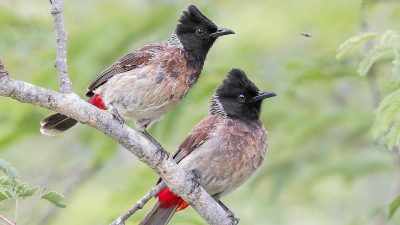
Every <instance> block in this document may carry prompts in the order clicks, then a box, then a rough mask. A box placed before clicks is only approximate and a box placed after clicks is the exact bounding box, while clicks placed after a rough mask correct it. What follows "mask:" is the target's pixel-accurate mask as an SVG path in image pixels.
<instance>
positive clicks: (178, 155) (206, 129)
mask: <svg viewBox="0 0 400 225" xmlns="http://www.w3.org/2000/svg"><path fill="white" fill-rule="evenodd" d="M218 123H219V120H218V117H216V116H208V117H206V118H204V119H203V120H202V121H201V122H200V123H199V124H197V126H196V127H195V128H193V130H192V131H191V132H190V133H189V135H188V136H187V137H186V139H185V140H184V141H183V142H182V144H181V145H180V146H179V147H178V149H177V150H176V152H175V153H174V154H173V159H174V160H175V161H176V163H179V162H180V161H181V160H182V159H183V158H185V157H186V156H187V155H189V154H190V153H191V152H192V151H193V150H194V149H196V148H198V147H199V146H200V145H202V144H203V143H204V142H205V141H207V140H208V139H209V138H210V134H211V133H212V132H213V131H214V130H215V128H216V126H217V125H218Z"/></svg>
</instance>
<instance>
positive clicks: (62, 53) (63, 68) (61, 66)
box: [50, 0, 72, 93]
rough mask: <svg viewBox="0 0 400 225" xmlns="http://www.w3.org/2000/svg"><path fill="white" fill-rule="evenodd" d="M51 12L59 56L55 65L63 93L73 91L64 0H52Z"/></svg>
mask: <svg viewBox="0 0 400 225" xmlns="http://www.w3.org/2000/svg"><path fill="white" fill-rule="evenodd" d="M50 3H51V14H52V15H53V21H54V28H55V36H56V42H57V45H56V46H57V56H56V62H55V67H56V68H57V73H58V82H59V84H60V92H61V93H72V83H71V80H70V79H69V77H68V66H67V32H66V30H65V28H64V22H63V14H62V11H63V4H62V0H51V1H50Z"/></svg>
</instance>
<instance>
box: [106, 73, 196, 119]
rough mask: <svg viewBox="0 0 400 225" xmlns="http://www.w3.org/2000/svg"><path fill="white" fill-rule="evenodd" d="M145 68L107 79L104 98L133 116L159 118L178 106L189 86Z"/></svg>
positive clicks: (135, 117) (133, 117) (124, 114)
mask: <svg viewBox="0 0 400 225" xmlns="http://www.w3.org/2000/svg"><path fill="white" fill-rule="evenodd" d="M147 71H148V70H144V71H136V73H135V74H134V75H132V74H126V73H125V74H120V75H117V76H118V77H117V76H115V77H113V79H110V80H109V81H108V82H107V86H108V87H107V88H104V93H103V95H104V102H105V103H106V105H108V104H112V106H113V107H115V108H116V109H117V111H118V113H119V114H120V115H121V116H122V117H124V118H128V119H131V120H135V121H139V120H156V119H157V118H159V117H160V116H162V115H163V114H165V113H166V112H167V111H168V110H170V109H171V108H172V107H174V106H175V105H176V104H177V103H178V102H179V101H180V100H181V99H182V98H183V97H184V96H185V95H186V93H187V91H188V90H189V86H188V85H187V84H186V83H185V82H181V81H180V80H179V79H177V78H173V77H168V76H165V77H163V79H162V80H160V76H159V75H158V77H157V76H155V75H152V74H150V73H148V72H147Z"/></svg>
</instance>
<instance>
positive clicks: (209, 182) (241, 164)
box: [179, 119, 267, 195]
mask: <svg viewBox="0 0 400 225" xmlns="http://www.w3.org/2000/svg"><path fill="white" fill-rule="evenodd" d="M266 147H267V146H266V131H265V129H264V127H263V126H262V125H261V123H257V124H253V125H249V124H246V123H244V122H242V121H232V120H229V119H227V120H225V121H223V123H222V124H221V125H219V127H218V128H217V129H216V130H215V131H214V132H213V133H212V134H211V135H210V137H209V139H208V140H207V141H206V142H205V143H204V144H203V145H201V146H200V147H199V148H197V149H196V150H194V151H193V152H192V153H191V154H190V155H188V156H187V157H186V158H184V159H183V160H182V161H181V162H180V163H179V165H181V166H182V167H183V168H184V169H185V170H189V171H190V170H195V171H196V173H197V174H199V175H200V183H201V185H202V186H203V187H204V188H205V189H206V190H207V191H208V192H209V193H210V194H211V195H217V194H218V195H225V194H227V193H229V192H231V191H232V190H234V189H235V188H237V187H238V186H239V185H240V184H242V183H243V182H244V181H245V180H247V179H248V178H249V177H250V175H251V174H253V172H254V171H255V170H256V169H257V168H259V167H260V165H261V163H262V162H263V159H264V155H265V151H266Z"/></svg>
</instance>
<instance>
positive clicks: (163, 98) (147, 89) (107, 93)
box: [40, 5, 234, 147]
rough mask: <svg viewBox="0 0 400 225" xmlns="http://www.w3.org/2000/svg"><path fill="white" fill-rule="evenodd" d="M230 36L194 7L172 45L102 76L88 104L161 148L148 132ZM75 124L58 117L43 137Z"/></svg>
mask: <svg viewBox="0 0 400 225" xmlns="http://www.w3.org/2000/svg"><path fill="white" fill-rule="evenodd" d="M229 34H234V31H232V30H231V29H228V28H218V26H217V25H215V24H214V22H212V21H211V20H210V19H208V18H207V17H206V16H205V15H204V14H203V13H202V12H201V11H200V10H199V9H198V8H197V7H196V6H195V5H190V6H189V7H188V8H187V10H186V11H183V13H182V15H181V17H180V19H179V21H178V24H177V26H176V29H175V32H174V33H173V34H172V36H171V37H170V38H169V39H168V40H166V41H163V42H161V43H155V44H149V45H146V46H144V47H141V48H138V49H136V50H134V51H132V52H130V53H128V54H127V55H125V56H123V57H122V58H120V59H119V60H117V61H116V62H115V63H113V64H112V65H110V66H109V67H108V68H107V69H105V70H104V71H103V72H101V73H100V74H99V75H98V76H97V77H96V78H95V79H94V80H93V81H92V82H91V83H90V84H89V86H88V91H87V93H86V96H87V97H89V99H88V100H87V101H88V102H89V103H90V104H92V105H94V106H96V107H98V108H99V109H103V110H108V111H109V112H111V113H112V115H113V117H114V119H116V120H118V121H119V122H120V123H121V124H124V119H125V118H126V119H130V120H133V121H135V122H136V127H137V128H138V130H139V131H140V132H141V133H142V134H144V135H145V136H146V137H147V138H148V139H149V140H150V141H152V142H153V143H154V144H156V145H157V146H158V147H160V144H159V143H158V142H157V141H156V140H155V139H154V138H153V137H152V136H151V135H150V134H149V133H148V132H147V129H148V128H149V127H150V126H151V125H152V124H153V123H154V122H156V121H157V120H158V119H160V117H161V116H162V115H164V114H165V113H166V112H167V111H169V110H170V109H171V108H173V107H174V106H175V105H176V104H177V103H179V102H180V101H181V100H182V99H183V98H184V97H185V96H186V94H187V93H188V91H189V89H190V88H191V87H193V85H194V84H195V83H196V82H197V80H198V79H199V76H200V73H201V71H202V69H203V65H204V61H205V59H206V56H207V53H208V52H209V50H210V48H211V47H212V46H213V44H214V42H215V41H216V40H217V38H218V37H221V36H223V35H229ZM76 123H77V121H76V120H75V119H72V118H69V117H67V116H66V115H63V114H60V113H56V114H53V115H50V116H48V117H46V118H44V119H43V120H42V121H41V128H40V131H41V132H42V133H43V134H45V135H55V134H57V133H59V132H63V131H65V130H68V129H69V128H71V127H73V126H74V125H75V124H76Z"/></svg>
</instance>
